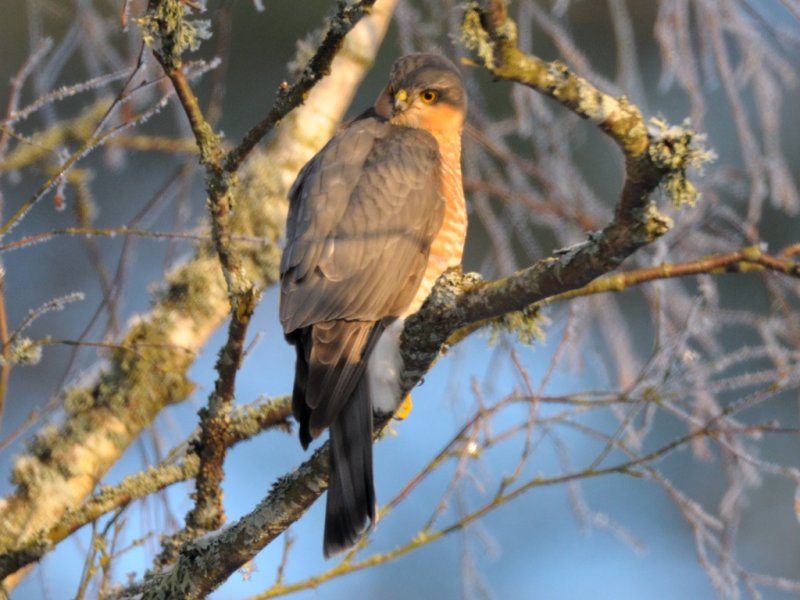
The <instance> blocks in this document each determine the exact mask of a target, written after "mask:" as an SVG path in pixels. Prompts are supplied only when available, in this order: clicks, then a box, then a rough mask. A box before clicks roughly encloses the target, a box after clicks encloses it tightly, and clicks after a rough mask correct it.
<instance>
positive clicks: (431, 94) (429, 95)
mask: <svg viewBox="0 0 800 600" xmlns="http://www.w3.org/2000/svg"><path fill="white" fill-rule="evenodd" d="M419 97H420V99H421V100H422V101H423V102H424V103H425V104H433V103H434V102H436V101H437V100H438V99H439V92H437V91H436V90H425V91H424V92H422V93H421V94H420V95H419Z"/></svg>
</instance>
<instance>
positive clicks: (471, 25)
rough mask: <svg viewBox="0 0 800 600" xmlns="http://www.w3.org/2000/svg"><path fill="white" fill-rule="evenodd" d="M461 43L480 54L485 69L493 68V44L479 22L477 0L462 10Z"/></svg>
mask: <svg viewBox="0 0 800 600" xmlns="http://www.w3.org/2000/svg"><path fill="white" fill-rule="evenodd" d="M510 33H512V34H513V33H514V32H513V31H512V32H510ZM461 43H462V44H463V45H464V47H465V48H467V49H468V50H472V51H473V52H474V53H475V54H477V55H478V56H480V57H481V60H482V61H483V64H484V65H486V68H487V69H490V70H493V69H494V68H495V64H494V46H493V45H492V42H491V40H490V39H489V34H488V33H486V30H485V29H484V28H483V24H482V23H481V15H480V6H479V5H478V3H477V2H471V3H469V4H468V5H467V8H466V10H465V12H464V21H463V23H462V24H461Z"/></svg>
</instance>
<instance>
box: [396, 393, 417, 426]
mask: <svg viewBox="0 0 800 600" xmlns="http://www.w3.org/2000/svg"><path fill="white" fill-rule="evenodd" d="M412 408H414V403H413V402H411V394H406V397H405V398H403V402H401V403H400V406H398V407H397V410H396V411H394V418H395V419H397V420H398V421H403V420H404V419H405V418H406V417H408V415H410V414H411V409H412Z"/></svg>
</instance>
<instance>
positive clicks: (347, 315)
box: [279, 53, 467, 558]
mask: <svg viewBox="0 0 800 600" xmlns="http://www.w3.org/2000/svg"><path fill="white" fill-rule="evenodd" d="M466 111H467V95H466V91H465V87H464V81H463V78H462V76H461V73H460V72H459V70H458V68H457V67H456V66H455V65H454V64H453V62H451V61H450V60H449V59H448V58H446V57H444V56H442V55H440V54H436V53H417V54H409V55H406V56H403V57H401V58H399V59H397V60H396V61H395V63H394V65H393V66H392V69H391V72H390V74H389V81H388V84H387V85H386V87H385V88H384V89H383V90H382V92H381V93H380V95H379V96H378V98H377V100H376V101H375V103H374V105H373V106H371V107H370V108H368V109H367V110H366V111H364V112H363V113H362V114H361V115H359V116H358V117H356V118H355V119H353V120H352V121H351V122H350V123H349V124H347V125H346V126H344V127H343V128H341V129H340V130H339V131H338V132H337V133H336V134H335V135H334V136H333V137H332V139H331V140H330V141H329V142H328V143H327V144H326V145H325V146H324V147H323V148H322V149H321V150H320V151H319V152H318V153H317V154H316V155H315V156H314V157H313V158H312V159H311V160H310V161H309V162H308V163H307V164H306V165H305V166H304V167H303V168H302V169H301V170H300V172H299V174H298V176H297V179H296V180H295V182H294V184H293V185H292V187H291V188H290V190H289V194H288V196H289V212H288V217H287V225H286V243H285V246H284V250H283V254H282V257H281V263H280V309H279V312H280V320H281V324H282V327H283V332H284V336H285V338H286V340H287V341H288V342H289V343H290V344H292V345H293V346H294V347H295V351H296V354H297V358H296V363H295V378H294V386H293V389H292V412H293V415H294V417H295V419H296V420H297V421H298V423H299V436H300V442H301V445H302V446H303V448H304V449H307V448H308V445H309V444H310V443H311V441H312V440H313V439H315V438H317V437H318V436H319V435H320V434H321V433H322V432H323V431H324V430H325V429H329V430H330V467H329V482H328V494H327V499H326V508H325V528H324V535H323V554H324V556H325V557H326V558H328V557H330V556H333V555H334V554H337V553H340V552H342V551H344V550H347V549H349V548H351V547H353V546H354V545H355V544H356V543H357V542H358V541H359V539H361V536H362V535H363V534H364V532H365V531H367V530H368V529H369V528H370V527H371V526H372V525H374V524H375V523H376V522H377V517H376V514H377V508H376V496H375V489H374V481H373V466H372V440H373V418H374V414H375V415H390V414H394V412H395V410H397V409H398V407H399V406H400V405H401V404H402V403H403V400H404V398H403V397H402V392H401V389H400V381H399V376H400V374H401V372H402V368H403V364H402V358H401V356H400V336H401V333H402V330H403V324H404V320H405V318H406V317H408V316H409V315H411V314H413V313H415V312H417V311H418V310H419V308H420V307H421V306H422V304H423V302H424V301H425V299H426V298H427V297H428V295H429V294H430V292H431V290H432V288H433V286H434V284H435V282H436V279H437V278H438V277H439V276H440V275H441V274H442V273H443V272H444V271H446V270H447V269H449V268H451V267H455V266H459V265H460V264H461V259H462V255H463V251H464V243H465V239H466V233H467V210H466V205H465V201H464V189H463V183H462V175H461V133H462V129H463V125H464V120H465V118H466ZM406 398H407V399H408V400H410V398H408V397H406Z"/></svg>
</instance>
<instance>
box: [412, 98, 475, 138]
mask: <svg viewBox="0 0 800 600" xmlns="http://www.w3.org/2000/svg"><path fill="white" fill-rule="evenodd" d="M417 122H418V127H421V128H422V129H427V130H428V131H430V132H431V133H433V134H434V135H436V133H435V132H441V133H453V132H458V131H460V130H461V127H462V125H463V124H464V114H463V113H462V112H461V110H459V109H458V108H456V107H455V106H453V105H452V104H444V103H442V104H436V105H434V106H427V107H425V108H424V109H423V110H420V111H419V115H418V117H417Z"/></svg>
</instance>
